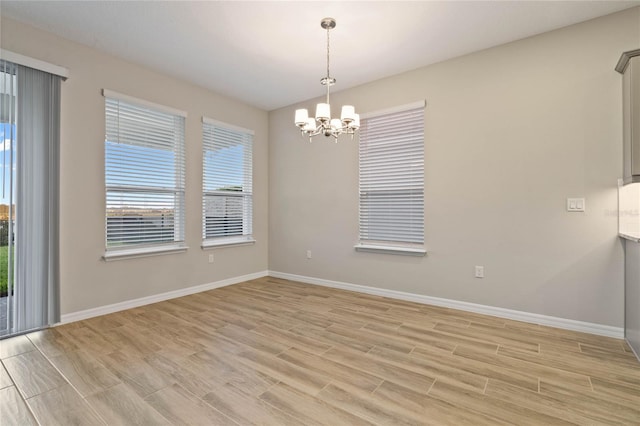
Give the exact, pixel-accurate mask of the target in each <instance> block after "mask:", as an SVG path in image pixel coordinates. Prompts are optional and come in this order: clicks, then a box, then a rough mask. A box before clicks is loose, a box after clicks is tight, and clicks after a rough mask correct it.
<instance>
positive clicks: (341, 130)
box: [295, 18, 360, 142]
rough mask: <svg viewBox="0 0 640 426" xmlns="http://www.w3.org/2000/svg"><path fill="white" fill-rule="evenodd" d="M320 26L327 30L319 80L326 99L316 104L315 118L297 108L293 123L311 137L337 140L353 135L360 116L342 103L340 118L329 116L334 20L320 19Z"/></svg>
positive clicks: (333, 81)
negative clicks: (323, 72)
mask: <svg viewBox="0 0 640 426" xmlns="http://www.w3.org/2000/svg"><path fill="white" fill-rule="evenodd" d="M320 26H321V27H322V28H323V29H325V30H327V75H326V77H323V78H322V79H321V80H320V83H321V84H322V85H323V86H326V87H327V101H326V102H323V103H319V104H318V105H317V106H316V115H315V118H313V117H309V112H308V111H307V110H306V109H304V108H302V109H297V110H296V113H295V124H296V126H297V127H298V128H299V129H300V131H301V132H302V134H304V135H307V136H309V141H311V138H312V137H314V136H317V135H325V136H333V137H334V138H335V140H336V142H337V140H338V136H340V135H342V134H345V133H346V134H348V135H351V137H352V138H353V135H354V134H355V133H356V131H357V130H358V129H359V128H360V116H359V115H358V114H356V111H355V107H354V106H353V105H344V106H343V107H342V111H341V114H340V118H333V119H332V118H331V105H330V104H329V95H330V91H331V86H332V85H334V84H335V82H336V79H335V78H333V77H331V74H330V72H329V53H330V50H329V48H330V44H329V31H330V30H332V29H333V28H335V27H336V20H335V19H333V18H324V19H322V21H320Z"/></svg>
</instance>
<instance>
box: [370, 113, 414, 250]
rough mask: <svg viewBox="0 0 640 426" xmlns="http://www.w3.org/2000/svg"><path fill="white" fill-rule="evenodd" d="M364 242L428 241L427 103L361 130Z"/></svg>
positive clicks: (375, 120)
mask: <svg viewBox="0 0 640 426" xmlns="http://www.w3.org/2000/svg"><path fill="white" fill-rule="evenodd" d="M359 154H360V155H359V157H360V168H359V171H360V243H361V244H365V245H370V246H376V245H378V246H388V245H404V246H419V245H423V244H424V103H421V104H420V106H418V107H416V106H415V105H413V106H412V107H407V108H398V109H396V110H395V111H392V112H389V111H387V112H383V113H381V114H375V115H369V116H368V117H365V118H363V119H362V125H361V128H360V153H359Z"/></svg>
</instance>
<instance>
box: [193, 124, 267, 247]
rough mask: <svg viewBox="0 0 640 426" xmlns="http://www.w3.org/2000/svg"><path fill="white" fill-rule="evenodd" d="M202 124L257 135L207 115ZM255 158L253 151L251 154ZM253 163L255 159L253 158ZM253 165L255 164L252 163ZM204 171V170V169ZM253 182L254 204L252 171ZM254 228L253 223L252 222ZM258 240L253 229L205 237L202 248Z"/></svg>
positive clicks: (252, 145)
mask: <svg viewBox="0 0 640 426" xmlns="http://www.w3.org/2000/svg"><path fill="white" fill-rule="evenodd" d="M202 124H210V125H213V126H217V127H222V128H225V129H229V130H235V131H237V132H242V133H247V134H249V135H251V136H252V137H254V136H255V131H253V130H251V129H247V128H245V127H240V126H236V125H233V124H229V123H225V122H224V121H220V120H216V119H213V118H209V117H206V116H204V115H203V116H202ZM254 146H255V145H254V143H253V141H252V143H251V148H252V149H253V147H254ZM251 156H252V158H253V153H252V154H251ZM252 163H253V160H252ZM252 167H253V164H252ZM203 171H204V170H203ZM251 179H252V182H251V187H252V190H251V203H252V205H253V173H252V178H251ZM251 211H252V213H251V221H252V222H253V207H252V209H251ZM252 228H253V224H252ZM255 242H256V240H255V239H254V238H253V231H252V234H251V235H234V236H231V237H217V238H210V239H203V240H202V244H201V245H200V248H201V249H202V250H211V249H216V248H224V247H237V246H246V245H253V244H255Z"/></svg>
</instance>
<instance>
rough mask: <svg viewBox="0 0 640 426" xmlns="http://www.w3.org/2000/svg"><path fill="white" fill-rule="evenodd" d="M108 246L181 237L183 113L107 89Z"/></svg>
mask: <svg viewBox="0 0 640 426" xmlns="http://www.w3.org/2000/svg"><path fill="white" fill-rule="evenodd" d="M105 112H106V136H105V182H106V202H107V203H106V204H107V211H106V241H107V243H106V245H107V251H109V250H122V249H133V248H143V247H157V246H162V245H169V244H171V245H175V244H176V243H178V244H182V243H183V242H184V122H185V117H184V115H181V114H179V112H178V113H176V112H175V111H173V110H171V109H170V108H164V107H162V106H158V107H157V108H155V107H154V106H153V104H150V103H148V102H145V101H140V102H139V103H137V102H135V101H132V100H131V98H128V97H126V96H117V95H112V93H111V92H107V91H105Z"/></svg>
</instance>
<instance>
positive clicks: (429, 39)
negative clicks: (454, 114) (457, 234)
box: [0, 0, 640, 110]
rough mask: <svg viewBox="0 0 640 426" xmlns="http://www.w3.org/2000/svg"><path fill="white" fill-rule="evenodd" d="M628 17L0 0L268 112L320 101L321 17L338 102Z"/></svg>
mask: <svg viewBox="0 0 640 426" xmlns="http://www.w3.org/2000/svg"><path fill="white" fill-rule="evenodd" d="M637 5H640V1H413V2H399V1H386V2H384V1H383V2H370V1H351V2H327V1H322V2H311V1H297V2H282V1H279V2H273V1H258V2H243V1H226V2H213V1H208V2H207V1H205V2H196V1H174V2H168V1H163V2H160V1H54V2H52V1H43V2H42V1H7V0H0V14H2V15H4V16H6V17H9V18H12V19H15V20H18V21H23V22H27V23H30V24H31V25H34V26H36V27H39V28H42V29H44V30H46V31H50V32H52V33H55V34H58V35H60V36H62V37H65V38H67V39H71V40H74V41H77V42H79V43H82V44H86V45H88V46H91V47H94V48H96V49H99V50H102V51H105V52H108V53H110V54H113V55H116V56H119V57H121V58H124V59H126V60H128V61H131V62H136V63H139V64H142V65H146V66H148V67H150V68H152V69H156V70H158V71H161V72H164V73H167V74H170V75H173V76H175V77H179V78H181V79H184V80H187V81H191V82H193V83H195V84H198V85H200V86H204V87H206V88H209V89H211V90H214V91H216V92H218V93H221V94H224V95H227V96H229V97H233V98H236V99H240V100H242V101H245V102H247V103H249V104H252V105H255V106H257V107H260V108H263V109H266V110H272V109H275V108H279V107H282V106H286V105H290V104H292V103H296V102H299V101H303V100H306V99H309V98H312V97H316V96H320V95H322V93H323V86H321V85H320V83H319V81H320V78H321V77H323V76H324V75H325V68H326V65H325V61H326V56H325V55H326V52H325V50H326V45H325V43H326V32H325V31H324V30H322V29H321V28H320V20H321V19H322V18H323V17H325V16H331V17H334V18H335V19H336V20H337V27H336V29H335V30H332V32H331V74H332V76H333V77H335V78H336V79H337V84H336V86H334V90H341V89H346V88H349V87H353V86H356V85H359V84H362V83H366V82H369V81H373V80H377V79H380V78H383V77H386V76H390V75H393V74H398V73H400V72H403V71H408V70H411V69H415V68H419V67H422V66H425V65H429V64H433V63H436V62H440V61H443V60H446V59H449V58H453V57H456V56H460V55H464V54H467V53H470V52H474V51H478V50H481V49H486V48H488V47H491V46H496V45H499V44H503V43H507V42H510V41H514V40H518V39H521V38H524V37H529V36H532V35H535V34H539V33H543V32H546V31H550V30H553V29H556V28H560V27H563V26H567V25H571V24H574V23H577V22H581V21H585V20H588V19H592V18H595V17H598V16H602V15H606V14H609V13H613V12H616V11H619V10H622V9H626V8H629V7H633V6H637ZM5 36H6V34H5ZM60 65H63V66H64V64H60ZM71 72H73V70H71Z"/></svg>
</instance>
